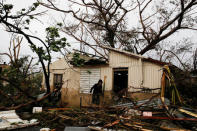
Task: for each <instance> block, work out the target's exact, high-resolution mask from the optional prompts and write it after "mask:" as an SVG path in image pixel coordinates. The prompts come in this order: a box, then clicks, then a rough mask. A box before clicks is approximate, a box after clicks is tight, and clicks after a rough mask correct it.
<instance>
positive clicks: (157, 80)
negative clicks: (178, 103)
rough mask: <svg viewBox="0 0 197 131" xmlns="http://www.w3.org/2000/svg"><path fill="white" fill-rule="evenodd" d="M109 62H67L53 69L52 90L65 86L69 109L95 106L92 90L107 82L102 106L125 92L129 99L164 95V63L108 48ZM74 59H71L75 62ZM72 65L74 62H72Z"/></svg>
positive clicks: (87, 59)
mask: <svg viewBox="0 0 197 131" xmlns="http://www.w3.org/2000/svg"><path fill="white" fill-rule="evenodd" d="M106 49H107V50H108V52H109V55H108V57H109V58H108V61H106V60H104V59H101V58H98V57H97V58H95V57H93V56H87V55H82V54H81V55H80V57H81V58H82V59H84V60H85V63H84V64H83V66H79V67H77V66H74V65H72V64H68V63H67V62H66V60H65V59H64V58H62V59H59V60H57V61H55V62H53V63H52V64H51V66H50V73H51V77H50V85H52V86H51V89H52V90H53V89H54V88H57V87H58V86H61V87H62V89H61V94H62V95H61V100H62V103H63V104H65V105H68V106H80V105H82V106H91V105H92V104H91V103H92V97H91V96H92V95H91V94H90V89H91V87H92V86H93V85H94V84H95V83H97V82H98V80H99V79H102V81H103V91H104V95H103V96H102V98H101V104H102V105H105V104H110V103H111V101H112V99H113V96H115V95H119V93H120V92H122V91H124V93H125V94H126V95H127V97H132V98H136V99H138V100H140V99H147V98H150V97H151V96H153V95H154V93H158V92H160V88H161V77H162V66H163V65H164V64H165V63H163V62H160V61H157V60H154V59H151V58H146V57H143V56H141V55H136V54H133V53H130V52H127V51H122V50H119V49H113V48H108V47H106ZM69 57H72V55H70V56H68V59H71V58H69ZM71 63H72V62H71Z"/></svg>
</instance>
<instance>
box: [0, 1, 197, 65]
mask: <svg viewBox="0 0 197 131" xmlns="http://www.w3.org/2000/svg"><path fill="white" fill-rule="evenodd" d="M35 1H36V0H7V2H10V3H12V4H13V5H14V10H20V9H22V8H27V7H28V6H30V5H32V3H34V2H35ZM45 10H47V9H46V8H43V7H40V8H39V10H38V11H45ZM62 16H63V14H61V13H58V12H55V11H51V10H50V11H48V12H47V15H45V16H42V17H41V19H40V20H41V21H42V22H38V21H34V22H32V23H31V25H30V30H31V33H32V34H33V35H36V36H39V37H40V38H42V39H43V40H44V38H45V28H46V27H48V26H51V25H53V24H54V23H55V21H54V19H56V21H61V18H62ZM133 18H134V17H130V18H128V20H129V22H133V24H138V23H137V22H136V21H134V19H133ZM67 19H68V20H69V21H72V19H70V18H67ZM196 35H197V33H196V32H195V31H188V30H184V31H180V32H179V33H175V34H174V35H172V36H171V37H169V38H168V40H171V41H172V42H175V41H179V40H181V39H183V38H189V39H191V40H192V42H194V43H196V42H197V40H196ZM10 37H11V35H10V34H9V33H7V32H6V31H4V28H3V27H2V26H0V38H1V44H0V45H1V46H0V47H1V48H0V52H1V53H2V52H7V51H8V47H9V43H10ZM67 39H68V42H69V43H72V45H74V47H78V46H79V45H78V44H76V46H75V44H73V42H75V41H74V40H73V39H71V38H69V37H67ZM195 48H196V44H195V46H194V47H193V50H194V49H195ZM21 55H33V56H36V55H35V54H33V53H32V51H31V49H30V48H29V44H28V43H27V42H26V40H25V39H24V40H23V43H22V48H21ZM147 55H151V54H150V53H147ZM56 57H58V55H57V54H55V57H54V58H56ZM188 57H189V56H188ZM3 58H4V60H5V61H7V59H6V58H5V57H3Z"/></svg>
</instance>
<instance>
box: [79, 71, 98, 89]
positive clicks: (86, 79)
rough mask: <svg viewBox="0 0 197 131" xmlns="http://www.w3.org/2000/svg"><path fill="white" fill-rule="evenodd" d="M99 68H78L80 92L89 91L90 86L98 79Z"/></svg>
mask: <svg viewBox="0 0 197 131" xmlns="http://www.w3.org/2000/svg"><path fill="white" fill-rule="evenodd" d="M100 74H101V70H100V68H94V69H81V70H80V93H89V92H90V89H91V87H92V86H93V85H94V84H96V83H97V82H98V80H99V79H100Z"/></svg>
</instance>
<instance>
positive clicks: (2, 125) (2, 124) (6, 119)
mask: <svg viewBox="0 0 197 131" xmlns="http://www.w3.org/2000/svg"><path fill="white" fill-rule="evenodd" d="M38 124H39V122H38V121H37V120H36V119H32V120H30V121H28V120H22V119H20V118H19V116H18V115H17V114H16V112H15V110H10V111H1V112H0V130H12V129H18V128H24V127H29V126H35V125H38Z"/></svg>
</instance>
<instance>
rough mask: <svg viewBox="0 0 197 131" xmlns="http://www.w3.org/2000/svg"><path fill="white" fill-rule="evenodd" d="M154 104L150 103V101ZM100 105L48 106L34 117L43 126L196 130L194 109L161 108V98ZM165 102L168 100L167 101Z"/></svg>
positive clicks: (196, 119) (52, 127)
mask: <svg viewBox="0 0 197 131" xmlns="http://www.w3.org/2000/svg"><path fill="white" fill-rule="evenodd" d="M153 101H154V102H155V101H156V102H155V104H150V103H152V102H153ZM153 101H149V102H147V101H146V100H145V101H144V102H145V103H146V104H141V103H142V101H140V102H139V103H140V104H141V105H143V106H138V107H137V108H134V107H135V106H133V105H132V104H129V103H127V104H125V105H124V106H123V105H116V106H111V107H105V108H104V107H103V108H101V107H100V108H99V107H97V108H81V109H80V108H55V109H48V110H45V111H43V112H42V113H38V114H35V115H34V117H35V118H37V119H40V123H41V125H42V126H45V127H46V126H49V125H50V128H51V129H54V128H57V126H58V127H59V128H61V129H64V128H65V127H88V128H90V129H92V130H109V129H110V130H186V129H187V130H197V126H196V125H197V124H196V123H197V117H196V114H197V113H195V110H191V109H190V110H189V109H185V108H177V109H176V108H173V107H170V106H167V109H166V108H163V107H162V106H161V101H159V100H158V98H157V99H154V100H153ZM166 103H168V102H166Z"/></svg>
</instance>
